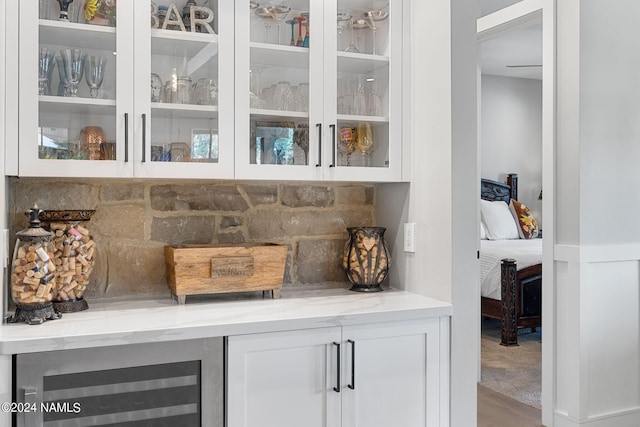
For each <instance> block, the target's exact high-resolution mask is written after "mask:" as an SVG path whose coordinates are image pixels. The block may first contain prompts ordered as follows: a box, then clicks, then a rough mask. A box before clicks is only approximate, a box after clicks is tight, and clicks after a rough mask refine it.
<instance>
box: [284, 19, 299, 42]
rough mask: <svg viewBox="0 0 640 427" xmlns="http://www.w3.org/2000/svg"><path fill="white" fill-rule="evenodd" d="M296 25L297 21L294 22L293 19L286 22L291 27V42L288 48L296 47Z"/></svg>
mask: <svg viewBox="0 0 640 427" xmlns="http://www.w3.org/2000/svg"><path fill="white" fill-rule="evenodd" d="M297 23H298V21H296V20H295V19H289V20H288V21H287V24H289V25H291V40H290V41H289V46H295V45H296V30H295V27H296V24H297Z"/></svg>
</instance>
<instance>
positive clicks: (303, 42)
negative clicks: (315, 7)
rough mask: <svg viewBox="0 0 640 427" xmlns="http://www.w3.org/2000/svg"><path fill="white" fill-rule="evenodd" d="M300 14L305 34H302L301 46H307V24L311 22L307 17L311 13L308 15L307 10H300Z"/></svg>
mask: <svg viewBox="0 0 640 427" xmlns="http://www.w3.org/2000/svg"><path fill="white" fill-rule="evenodd" d="M300 16H302V17H303V18H304V21H305V22H304V25H305V30H306V32H305V34H304V39H303V41H302V47H309V24H310V23H311V21H310V20H309V17H310V16H311V15H309V12H302V13H300Z"/></svg>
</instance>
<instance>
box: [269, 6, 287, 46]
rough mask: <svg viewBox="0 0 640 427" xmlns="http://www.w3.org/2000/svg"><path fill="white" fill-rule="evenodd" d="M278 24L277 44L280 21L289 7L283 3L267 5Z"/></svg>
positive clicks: (285, 15)
mask: <svg viewBox="0 0 640 427" xmlns="http://www.w3.org/2000/svg"><path fill="white" fill-rule="evenodd" d="M266 9H267V10H268V11H269V14H271V17H272V18H273V20H274V21H276V24H277V26H278V44H280V23H281V22H282V21H283V20H284V19H285V18H286V17H287V15H288V14H289V12H291V8H290V7H289V6H285V5H277V6H268V7H267V8H266Z"/></svg>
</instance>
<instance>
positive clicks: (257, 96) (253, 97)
mask: <svg viewBox="0 0 640 427" xmlns="http://www.w3.org/2000/svg"><path fill="white" fill-rule="evenodd" d="M263 70H265V67H261V66H259V65H254V66H253V67H251V70H249V72H250V73H251V75H250V76H249V77H250V79H251V81H250V84H251V88H250V90H249V106H250V107H251V108H265V107H266V104H265V100H264V97H263V93H262V71H263Z"/></svg>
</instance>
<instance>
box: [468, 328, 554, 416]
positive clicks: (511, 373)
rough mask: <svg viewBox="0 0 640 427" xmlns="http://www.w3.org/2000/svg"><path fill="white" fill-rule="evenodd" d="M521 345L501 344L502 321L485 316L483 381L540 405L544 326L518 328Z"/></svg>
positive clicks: (525, 400)
mask: <svg viewBox="0 0 640 427" xmlns="http://www.w3.org/2000/svg"><path fill="white" fill-rule="evenodd" d="M518 343H519V344H520V345H519V346H515V347H504V346H501V345H500V321H499V320H495V319H483V320H482V337H481V351H482V357H481V362H482V363H481V367H482V381H481V383H480V384H481V385H482V386H485V387H487V388H489V389H491V390H493V391H496V392H498V393H502V394H504V395H506V396H510V397H511V398H513V399H515V400H518V401H520V402H522V403H524V404H526V405H529V406H532V407H534V408H537V409H540V408H541V402H540V392H541V388H542V385H541V378H542V354H541V352H542V343H541V328H538V329H537V331H536V332H534V333H532V332H531V330H530V329H521V330H520V331H519V332H518Z"/></svg>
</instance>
